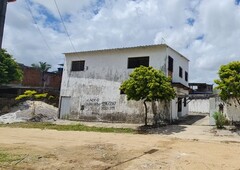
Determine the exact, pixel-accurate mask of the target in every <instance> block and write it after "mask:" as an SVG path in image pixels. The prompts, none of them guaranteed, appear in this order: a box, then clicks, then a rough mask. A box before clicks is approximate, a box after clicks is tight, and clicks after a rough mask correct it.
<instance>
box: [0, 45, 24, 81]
mask: <svg viewBox="0 0 240 170" xmlns="http://www.w3.org/2000/svg"><path fill="white" fill-rule="evenodd" d="M21 79H22V70H21V69H20V68H19V65H18V64H17V63H16V61H15V60H14V59H13V57H12V56H11V55H10V54H8V53H7V51H6V50H4V49H1V50H0V84H7V83H10V82H12V81H20V80H21Z"/></svg>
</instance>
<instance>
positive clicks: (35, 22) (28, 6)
mask: <svg viewBox="0 0 240 170" xmlns="http://www.w3.org/2000/svg"><path fill="white" fill-rule="evenodd" d="M25 2H26V4H27V8H28V11H29V12H30V14H31V16H32V19H33V21H34V24H35V25H36V27H37V30H38V32H39V33H40V35H41V37H42V39H43V41H44V43H45V45H46V47H47V48H48V49H49V51H50V52H51V53H52V55H53V52H52V50H51V48H50V46H49V45H48V42H47V40H46V39H45V37H44V36H43V33H42V31H41V30H40V28H39V26H38V23H37V21H36V19H35V18H34V15H33V12H32V10H31V6H30V3H29V1H28V0H25ZM53 57H55V56H54V55H53Z"/></svg>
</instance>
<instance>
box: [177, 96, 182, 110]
mask: <svg viewBox="0 0 240 170" xmlns="http://www.w3.org/2000/svg"><path fill="white" fill-rule="evenodd" d="M178 112H182V98H178Z"/></svg>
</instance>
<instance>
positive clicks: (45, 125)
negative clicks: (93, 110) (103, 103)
mask: <svg viewBox="0 0 240 170" xmlns="http://www.w3.org/2000/svg"><path fill="white" fill-rule="evenodd" d="M0 127H13V128H38V129H54V130H59V131H87V132H105V133H135V132H136V130H134V129H131V128H107V127H95V126H93V127H91V126H85V125H82V124H77V125H56V124H52V123H43V122H38V123H36V122H27V123H13V124H0Z"/></svg>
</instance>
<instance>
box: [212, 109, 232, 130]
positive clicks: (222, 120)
mask: <svg viewBox="0 0 240 170" xmlns="http://www.w3.org/2000/svg"><path fill="white" fill-rule="evenodd" d="M213 118H214V119H215V123H216V126H217V128H218V129H220V128H223V127H224V125H226V124H227V122H228V120H227V118H226V117H225V116H224V114H223V113H221V112H215V113H214V114H213Z"/></svg>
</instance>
